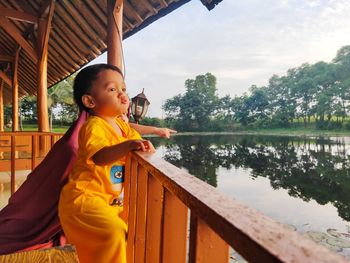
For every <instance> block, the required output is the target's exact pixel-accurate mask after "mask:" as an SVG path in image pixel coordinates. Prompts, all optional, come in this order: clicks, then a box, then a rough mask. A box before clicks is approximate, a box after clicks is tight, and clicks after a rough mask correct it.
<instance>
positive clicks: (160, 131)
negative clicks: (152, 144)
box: [154, 128, 177, 139]
mask: <svg viewBox="0 0 350 263" xmlns="http://www.w3.org/2000/svg"><path fill="white" fill-rule="evenodd" d="M175 133H177V131H175V130H172V129H168V128H156V129H155V131H154V134H156V135H158V136H160V137H164V138H168V139H169V138H170V136H171V135H172V134H175Z"/></svg>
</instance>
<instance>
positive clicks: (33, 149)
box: [32, 134, 37, 171]
mask: <svg viewBox="0 0 350 263" xmlns="http://www.w3.org/2000/svg"><path fill="white" fill-rule="evenodd" d="M36 144H37V136H36V135H35V134H33V135H32V171H33V170H34V168H35V158H36Z"/></svg>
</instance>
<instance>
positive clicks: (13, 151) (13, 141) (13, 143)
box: [11, 134, 16, 195]
mask: <svg viewBox="0 0 350 263" xmlns="http://www.w3.org/2000/svg"><path fill="white" fill-rule="evenodd" d="M15 160H16V136H15V135H14V134H13V135H11V195H12V194H14V192H15V191H16V178H15V169H16V164H15Z"/></svg>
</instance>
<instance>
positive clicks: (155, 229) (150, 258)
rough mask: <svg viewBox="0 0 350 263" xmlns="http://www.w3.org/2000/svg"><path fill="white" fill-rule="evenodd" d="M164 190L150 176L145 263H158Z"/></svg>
mask: <svg viewBox="0 0 350 263" xmlns="http://www.w3.org/2000/svg"><path fill="white" fill-rule="evenodd" d="M163 204H164V188H163V186H162V185H161V183H160V182H159V181H158V180H157V179H156V178H155V177H154V176H152V175H149V178H148V201H147V233H146V262H149V263H153V262H160V249H161V242H162V239H161V237H162V222H163Z"/></svg>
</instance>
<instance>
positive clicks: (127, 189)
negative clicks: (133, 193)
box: [119, 154, 131, 223]
mask: <svg viewBox="0 0 350 263" xmlns="http://www.w3.org/2000/svg"><path fill="white" fill-rule="evenodd" d="M130 183H131V155H130V154H129V155H128V156H127V158H126V162H125V177H124V205H123V212H121V213H120V214H119V216H120V218H121V219H123V220H124V222H126V223H128V216H129V201H130Z"/></svg>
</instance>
